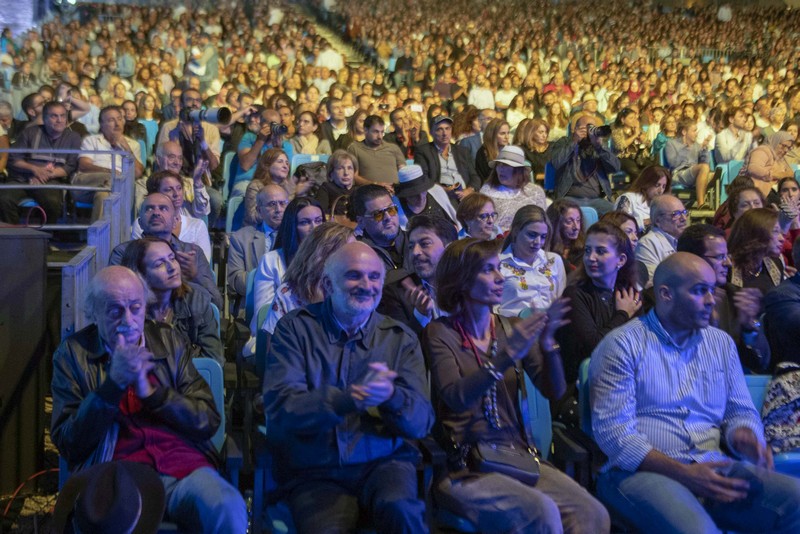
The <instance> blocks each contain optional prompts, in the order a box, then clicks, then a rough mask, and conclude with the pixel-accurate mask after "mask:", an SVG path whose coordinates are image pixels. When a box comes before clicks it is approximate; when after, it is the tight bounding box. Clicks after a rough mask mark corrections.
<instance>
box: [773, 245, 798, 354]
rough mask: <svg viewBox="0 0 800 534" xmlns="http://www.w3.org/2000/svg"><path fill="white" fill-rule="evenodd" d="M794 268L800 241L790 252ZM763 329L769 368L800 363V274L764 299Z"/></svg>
mask: <svg viewBox="0 0 800 534" xmlns="http://www.w3.org/2000/svg"><path fill="white" fill-rule="evenodd" d="M792 254H793V256H794V264H795V265H800V261H798V260H800V238H798V239H797V240H795V243H794V248H793V249H792ZM764 310H765V315H764V323H765V325H764V327H765V328H766V331H767V337H768V339H769V345H770V349H771V350H772V361H771V362H770V363H771V365H770V368H771V369H774V368H775V366H776V365H777V364H779V363H781V362H793V363H800V344H799V343H797V332H798V331H800V330H798V328H800V274H795V275H794V276H792V277H790V278H788V279H786V280H784V281H783V282H781V283H780V284H779V285H778V286H777V287H775V288H774V289H771V290H769V291H768V292H767V294H766V295H765V296H764Z"/></svg>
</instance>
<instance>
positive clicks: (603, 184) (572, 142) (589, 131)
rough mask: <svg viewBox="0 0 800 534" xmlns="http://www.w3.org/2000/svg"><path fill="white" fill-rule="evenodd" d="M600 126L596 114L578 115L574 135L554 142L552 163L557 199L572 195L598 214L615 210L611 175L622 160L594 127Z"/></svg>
mask: <svg viewBox="0 0 800 534" xmlns="http://www.w3.org/2000/svg"><path fill="white" fill-rule="evenodd" d="M600 125H601V122H600V119H599V118H597V116H596V115H592V114H589V113H584V114H581V115H578V118H577V119H576V120H575V123H574V127H573V128H572V135H571V136H565V137H562V138H561V139H559V140H558V141H556V142H555V143H553V149H552V155H551V157H550V163H552V165H553V167H554V168H555V171H556V198H565V197H566V198H569V199H570V200H573V201H575V202H577V203H578V204H579V205H581V206H590V207H592V208H594V209H596V210H597V213H598V215H600V216H602V215H603V214H604V213H606V212H609V211H612V210H613V209H614V205H613V204H612V203H611V200H612V198H613V193H612V192H611V182H610V181H609V179H608V177H609V175H610V174H613V173H615V172H618V171H619V169H620V165H619V159H618V158H617V156H615V155H614V153H613V152H612V151H611V150H610V149H609V147H608V143H607V142H606V140H605V139H604V138H601V137H600V136H598V135H597V131H596V130H595V128H597V127H598V126H600Z"/></svg>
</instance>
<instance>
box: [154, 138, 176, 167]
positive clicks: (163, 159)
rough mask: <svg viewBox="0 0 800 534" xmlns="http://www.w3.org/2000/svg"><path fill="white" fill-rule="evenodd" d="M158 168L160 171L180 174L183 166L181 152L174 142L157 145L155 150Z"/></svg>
mask: <svg viewBox="0 0 800 534" xmlns="http://www.w3.org/2000/svg"><path fill="white" fill-rule="evenodd" d="M156 160H157V162H158V168H159V169H161V170H162V171H172V172H175V173H178V174H180V172H181V167H182V166H183V150H181V145H179V144H178V143H177V142H175V141H167V142H165V143H162V144H160V145H158V148H157V149H156Z"/></svg>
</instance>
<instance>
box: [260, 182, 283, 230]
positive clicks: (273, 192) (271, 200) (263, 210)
mask: <svg viewBox="0 0 800 534" xmlns="http://www.w3.org/2000/svg"><path fill="white" fill-rule="evenodd" d="M288 204H289V194H288V193H287V192H286V189H284V188H282V187H281V186H279V185H277V184H268V185H265V186H264V187H263V188H262V189H261V190H260V191H259V192H258V194H257V195H256V210H257V211H258V218H259V220H260V221H262V222H263V223H265V224H266V225H267V226H269V227H270V228H272V229H273V230H277V229H278V227H279V226H280V225H281V221H282V220H283V214H284V213H285V212H286V206H287V205H288Z"/></svg>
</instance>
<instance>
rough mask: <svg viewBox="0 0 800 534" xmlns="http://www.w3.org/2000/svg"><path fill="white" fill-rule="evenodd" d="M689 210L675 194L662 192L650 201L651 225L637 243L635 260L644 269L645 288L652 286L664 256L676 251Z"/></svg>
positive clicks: (686, 222) (686, 223)
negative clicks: (645, 276)
mask: <svg viewBox="0 0 800 534" xmlns="http://www.w3.org/2000/svg"><path fill="white" fill-rule="evenodd" d="M688 218H689V211H688V210H687V209H686V208H684V207H683V203H682V202H681V201H680V200H678V197H674V196H672V195H661V196H658V197H656V198H655V199H653V201H652V202H651V203H650V221H651V223H652V225H653V226H652V227H651V228H650V231H649V232H648V233H646V234H645V235H644V236H643V237H642V238H641V239H640V240H639V244H638V245H636V261H638V262H640V263H641V264H642V265H644V266H645V267H646V269H647V280H646V281H644V282H645V283H644V286H645V287H650V286H652V285H653V274H654V273H655V271H656V267H658V264H659V263H661V262H662V261H663V260H664V258H666V257H667V256H669V255H670V254H672V253H673V252H675V246H676V245H677V240H678V238H679V237H680V236H681V234H682V233H683V231H684V230H685V229H686V227H687V226H688Z"/></svg>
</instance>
